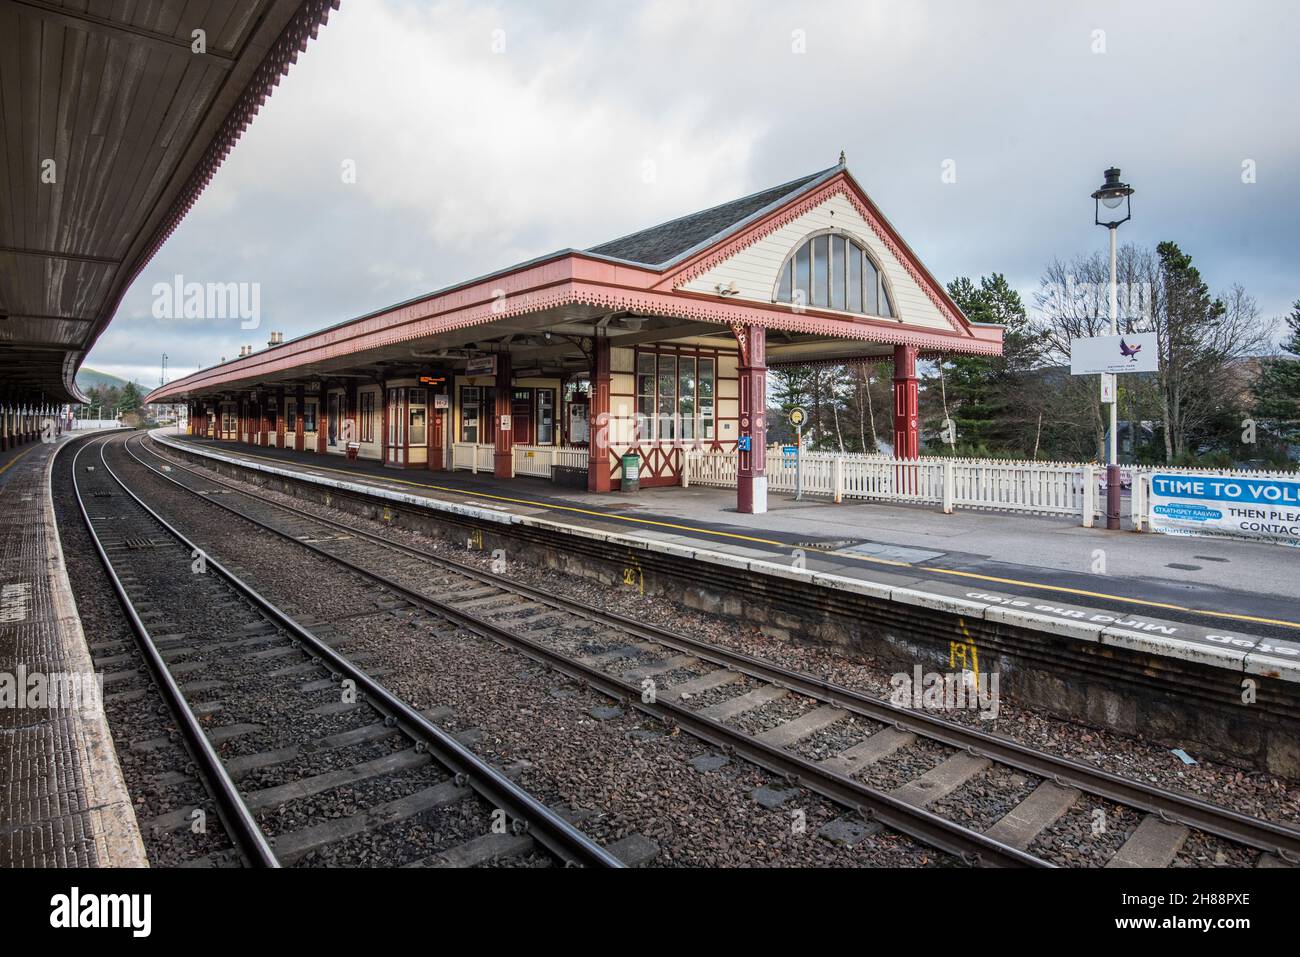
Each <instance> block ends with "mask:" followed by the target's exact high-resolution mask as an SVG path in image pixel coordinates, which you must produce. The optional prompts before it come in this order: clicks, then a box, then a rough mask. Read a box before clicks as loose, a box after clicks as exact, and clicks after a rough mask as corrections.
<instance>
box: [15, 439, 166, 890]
mask: <svg viewBox="0 0 1300 957" xmlns="http://www.w3.org/2000/svg"><path fill="white" fill-rule="evenodd" d="M71 440H72V437H71V436H68V435H65V436H63V437H61V438H60V440H59V441H56V442H50V443H41V442H37V443H31V444H28V445H23V446H19V447H18V448H16V449H11V450H8V451H7V452H5V453H4V454H3V455H2V456H0V541H2V542H4V545H5V547H4V549H3V551H2V552H0V866H4V867H143V866H146V865H147V859H146V857H145V852H144V846H143V844H142V842H141V840H140V834H139V830H138V827H137V823H136V818H135V814H134V811H133V810H132V805H131V801H130V798H129V797H128V795H127V790H126V786H125V784H124V783H123V780H122V774H121V770H120V768H119V766H118V762H117V755H116V752H115V750H114V746H113V740H112V737H111V735H110V733H109V730H108V725H107V722H106V720H105V717H104V710H103V700H102V694H100V693H99V691H98V686H97V685H96V684H95V682H94V668H93V665H92V663H91V657H90V652H89V650H88V648H87V646H86V638H85V635H84V633H83V631H82V622H81V619H80V617H79V615H78V613H77V606H76V601H75V599H74V598H73V594H72V589H71V587H70V585H69V583H68V576H67V570H66V568H65V566H64V561H63V553H62V548H61V545H60V540H59V531H58V527H57V525H56V523H55V517H54V506H53V502H52V498H51V489H50V473H51V469H52V466H53V462H54V456H55V453H56V452H57V451H58V449H59V448H61V447H62V445H63V444H64V443H65V442H68V441H71Z"/></svg>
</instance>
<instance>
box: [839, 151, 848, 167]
mask: <svg viewBox="0 0 1300 957" xmlns="http://www.w3.org/2000/svg"><path fill="white" fill-rule="evenodd" d="M840 165H841V166H847V165H848V157H846V156H845V155H844V150H840Z"/></svg>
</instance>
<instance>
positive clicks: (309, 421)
mask: <svg viewBox="0 0 1300 957" xmlns="http://www.w3.org/2000/svg"><path fill="white" fill-rule="evenodd" d="M302 430H303V431H304V432H315V431H316V401H315V400H314V399H308V400H307V401H306V402H304V403H303V404H302Z"/></svg>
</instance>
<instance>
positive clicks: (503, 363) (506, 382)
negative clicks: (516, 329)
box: [492, 352, 515, 478]
mask: <svg viewBox="0 0 1300 957" xmlns="http://www.w3.org/2000/svg"><path fill="white" fill-rule="evenodd" d="M511 380H512V376H511V375H510V353H508V352H499V353H497V434H496V453H495V455H494V456H493V459H492V474H493V475H495V476H496V477H497V478H510V476H511V473H512V472H513V471H514V469H513V464H514V463H513V460H514V457H515V451H514V433H515V429H514V420H512V419H511V418H510V410H511V407H512V404H513V403H512V401H511V400H512V399H513V398H514V394H513V392H512V391H511V390H512V387H513V385H514V383H513V382H512V381H511ZM503 422H509V423H510V428H508V429H506V428H502V423H503Z"/></svg>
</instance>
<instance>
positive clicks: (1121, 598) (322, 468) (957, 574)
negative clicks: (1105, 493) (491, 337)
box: [234, 451, 1300, 631]
mask: <svg viewBox="0 0 1300 957" xmlns="http://www.w3.org/2000/svg"><path fill="white" fill-rule="evenodd" d="M234 454H236V455H242V456H244V457H246V458H250V459H260V460H261V461H263V462H273V463H276V464H278V465H294V466H297V465H299V464H300V463H297V462H293V461H287V460H285V459H277V458H274V457H272V456H269V455H257V454H256V453H253V452H244V451H238V452H235V453H234ZM301 467H302V468H306V469H312V470H315V471H318V472H333V473H335V474H337V475H346V476H348V477H349V478H351V479H353V480H360V481H362V482H365V483H366V484H368V485H377V484H380V483H381V482H391V483H393V484H396V485H409V486H411V487H412V488H427V489H433V490H434V491H438V492H447V493H449V494H452V495H469V496H472V497H474V498H484V499H492V500H493V501H497V502H509V503H510V504H512V505H526V506H528V507H530V508H541V509H547V510H549V511H556V512H572V513H574V514H577V515H589V516H591V517H593V518H602V519H608V520H611V521H619V522H629V523H634V524H638V525H652V526H656V527H659V528H671V529H674V530H676V531H679V532H691V533H693V534H696V535H709V536H712V537H714V538H730V539H735V540H737V541H742V542H753V543H754V544H756V545H770V546H774V547H776V548H780V549H790V548H791V547H793V546H791V545H790V544H789V543H788V542H780V541H776V540H774V539H770V538H759V537H757V536H754V535H741V534H740V533H738V532H720V531H716V530H715V529H711V528H698V527H696V526H694V525H679V524H675V523H673V522H661V521H658V520H656V519H652V518H637V517H636V516H634V515H615V514H613V513H610V512H601V511H598V510H595V509H588V508H581V507H579V506H577V505H555V504H552V503H549V502H536V501H533V500H532V499H526V498H511V497H510V496H508V495H494V494H492V493H491V492H476V491H473V490H472V489H464V488H455V487H452V486H448V485H434V484H432V483H430V482H412V481H410V480H409V479H399V478H391V479H390V478H385V479H373V478H372V477H371V476H368V475H366V474H365V473H363V472H357V471H355V470H353V469H336V468H331V467H330V466H328V465H302V466H301ZM799 547H801V548H803V549H804V551H812V552H820V553H821V554H823V555H834V556H835V557H836V558H849V559H853V560H854V561H859V562H866V563H869V564H872V565H890V566H893V567H896V568H911V569H914V570H916V571H918V572H925V573H927V574H934V575H948V576H950V577H953V578H969V579H972V580H974V581H981V582H992V583H994V584H998V585H1012V586H1015V587H1017V588H1034V589H1038V590H1040V591H1050V592H1057V593H1060V594H1064V595H1078V596H1080V597H1083V598H1101V599H1105V600H1107V601H1115V602H1120V603H1123V604H1130V605H1139V606H1141V607H1143V608H1160V609H1164V610H1166V611H1181V612H1185V613H1187V614H1191V615H1205V616H1207V617H1210V618H1224V619H1231V620H1234V621H1247V622H1251V623H1252V624H1256V625H1277V626H1279V627H1281V628H1293V629H1296V630H1298V631H1300V622H1295V621H1284V620H1282V619H1279V618H1261V617H1257V616H1255V615H1240V614H1234V613H1232V612H1227V611H1211V610H1209V609H1204V608H1191V607H1188V606H1186V605H1175V604H1170V603H1168V602H1159V601H1152V600H1150V599H1146V598H1131V597H1129V596H1127V595H1112V594H1109V593H1108V592H1102V591H1089V590H1087V589H1085V588H1071V587H1069V586H1068V585H1044V584H1042V583H1041V582H1031V581H1022V580H1020V579H1018V578H999V577H998V576H996V575H982V574H980V573H979V572H965V571H959V570H957V569H954V568H940V567H937V566H933V565H925V566H921V565H914V564H913V563H911V562H899V561H894V560H892V559H888V558H876V557H875V556H873V555H857V554H854V553H852V552H838V551H834V550H833V549H829V548H818V547H817V546H815V545H814V546H799Z"/></svg>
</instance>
